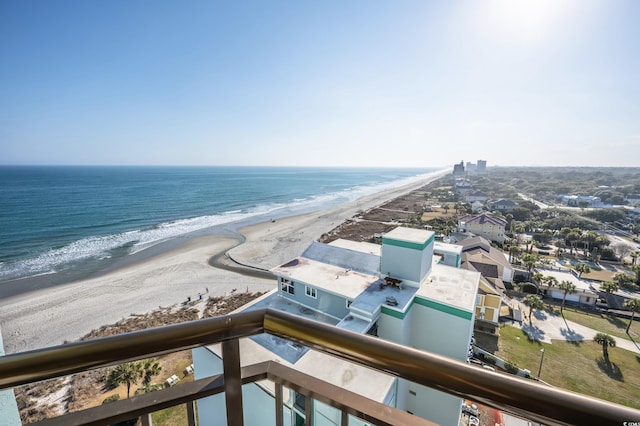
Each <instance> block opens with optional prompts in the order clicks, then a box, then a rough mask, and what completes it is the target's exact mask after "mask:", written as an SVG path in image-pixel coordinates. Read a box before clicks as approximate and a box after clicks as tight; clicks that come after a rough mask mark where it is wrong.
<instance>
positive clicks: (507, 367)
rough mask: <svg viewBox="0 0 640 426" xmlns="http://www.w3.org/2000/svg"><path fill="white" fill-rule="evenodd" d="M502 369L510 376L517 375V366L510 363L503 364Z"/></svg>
mask: <svg viewBox="0 0 640 426" xmlns="http://www.w3.org/2000/svg"><path fill="white" fill-rule="evenodd" d="M504 369H505V370H507V373H511V374H518V371H520V369H519V368H518V366H517V365H516V364H514V363H512V362H510V361H505V362H504Z"/></svg>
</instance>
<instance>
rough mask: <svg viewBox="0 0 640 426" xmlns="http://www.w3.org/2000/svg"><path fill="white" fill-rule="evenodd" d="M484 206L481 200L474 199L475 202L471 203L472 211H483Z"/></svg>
mask: <svg viewBox="0 0 640 426" xmlns="http://www.w3.org/2000/svg"><path fill="white" fill-rule="evenodd" d="M483 207H484V204H483V203H481V202H480V201H474V202H473V203H471V211H472V212H473V213H479V212H481V211H482V208H483Z"/></svg>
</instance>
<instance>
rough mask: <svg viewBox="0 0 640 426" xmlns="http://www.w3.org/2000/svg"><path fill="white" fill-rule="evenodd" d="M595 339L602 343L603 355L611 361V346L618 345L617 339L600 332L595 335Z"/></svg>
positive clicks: (606, 359)
mask: <svg viewBox="0 0 640 426" xmlns="http://www.w3.org/2000/svg"><path fill="white" fill-rule="evenodd" d="M593 341H594V342H596V343H598V344H600V345H602V356H603V357H604V359H605V361H607V362H609V347H612V348H615V347H616V339H614V338H613V337H611V336H609V335H608V334H605V333H598V334H596V335H595V336H593Z"/></svg>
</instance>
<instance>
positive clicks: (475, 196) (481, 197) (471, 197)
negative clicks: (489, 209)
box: [464, 190, 489, 203]
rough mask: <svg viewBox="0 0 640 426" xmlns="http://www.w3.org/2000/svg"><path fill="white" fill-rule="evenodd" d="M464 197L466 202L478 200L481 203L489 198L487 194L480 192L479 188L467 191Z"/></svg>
mask: <svg viewBox="0 0 640 426" xmlns="http://www.w3.org/2000/svg"><path fill="white" fill-rule="evenodd" d="M464 198H465V200H466V201H467V203H473V202H475V201H480V202H481V203H486V202H487V200H488V199H489V197H488V196H487V194H485V193H484V192H482V191H480V190H476V191H472V192H470V193H468V194H467V195H466V196H465V197H464Z"/></svg>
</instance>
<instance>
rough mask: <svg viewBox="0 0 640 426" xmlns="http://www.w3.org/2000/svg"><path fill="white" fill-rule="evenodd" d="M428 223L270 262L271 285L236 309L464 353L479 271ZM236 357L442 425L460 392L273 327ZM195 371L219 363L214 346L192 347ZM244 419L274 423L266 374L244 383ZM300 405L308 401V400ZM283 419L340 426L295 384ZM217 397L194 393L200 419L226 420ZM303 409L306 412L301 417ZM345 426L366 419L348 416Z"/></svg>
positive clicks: (449, 420)
mask: <svg viewBox="0 0 640 426" xmlns="http://www.w3.org/2000/svg"><path fill="white" fill-rule="evenodd" d="M434 237H435V235H434V233H433V232H431V231H425V230H418V229H409V228H396V229H394V230H392V231H391V232H389V233H387V234H384V235H383V236H382V245H376V244H371V243H358V242H353V241H347V240H336V241H334V242H332V243H330V244H321V243H318V242H314V243H312V244H311V245H310V246H309V247H308V248H307V249H306V250H305V251H304V252H303V253H302V254H301V255H300V256H298V257H296V258H295V259H292V260H291V261H289V262H287V263H285V264H282V265H280V266H277V267H275V268H273V269H272V272H273V273H274V274H275V276H276V277H277V281H278V287H277V289H276V290H273V291H272V292H270V293H268V294H267V295H265V296H263V297H261V298H260V299H258V300H257V301H255V302H254V303H252V304H251V305H248V306H246V307H243V308H242V310H252V309H261V308H265V307H269V308H271V309H278V310H284V311H286V312H290V313H294V314H295V315H299V316H301V317H305V318H311V319H314V320H316V321H321V322H323V323H326V324H330V325H332V326H334V327H337V328H341V329H344V330H349V331H352V332H355V333H361V334H368V335H371V336H375V337H377V338H379V339H385V340H387V341H391V342H395V343H398V344H401V345H406V346H409V347H413V348H416V349H420V350H425V351H429V352H433V353H436V354H439V355H442V356H446V357H450V358H453V359H456V360H460V361H466V360H468V357H469V355H470V342H471V339H472V334H473V326H474V319H475V314H476V310H475V308H476V295H477V292H478V285H479V281H480V274H479V273H478V272H472V271H468V270H464V269H461V268H457V267H456V265H459V263H460V255H461V252H460V248H459V247H453V246H452V245H450V244H443V243H439V244H437V245H436V243H435V241H434ZM240 348H241V350H240V353H241V354H243V358H242V359H241V363H242V364H243V365H246V364H250V363H254V362H257V361H260V360H276V361H277V362H279V363H283V364H285V365H287V366H290V367H292V368H294V369H296V370H298V371H300V372H303V373H305V374H308V375H311V376H313V377H316V378H318V379H321V380H323V381H326V382H328V383H331V384H334V385H337V386H340V387H341V388H343V389H345V390H348V391H352V392H355V393H358V394H360V395H362V396H365V397H367V398H370V399H372V400H374V401H378V402H382V403H384V404H387V405H389V406H392V407H396V408H399V409H401V410H404V411H408V412H410V413H412V414H414V415H416V416H420V417H423V418H425V419H428V420H430V421H432V422H435V423H439V424H444V425H457V424H458V422H459V419H460V410H461V406H462V400H461V399H460V398H458V397H456V396H452V395H449V394H445V393H442V392H440V391H437V390H435V389H430V388H427V387H424V386H421V385H417V384H415V383H412V382H408V381H407V380H405V379H400V378H398V377H396V376H392V375H389V374H386V373H383V372H380V371H373V370H370V369H368V368H366V367H363V366H360V365H357V364H353V363H351V362H348V361H344V360H339V359H337V358H334V357H331V356H329V355H326V354H324V353H320V352H317V351H315V350H313V349H309V348H306V347H303V346H300V345H297V344H294V343H292V342H289V341H286V340H283V339H280V338H278V337H275V336H272V335H267V334H263V335H259V336H254V337H252V338H248V339H243V340H241V342H240ZM193 359H194V366H195V374H196V378H200V377H206V376H208V375H211V374H214V373H219V372H221V371H222V370H221V369H222V363H221V348H220V347H219V346H216V345H214V346H208V347H202V348H198V349H194V350H193ZM243 398H244V401H246V404H244V418H245V423H246V424H261V425H269V424H274V419H275V403H274V401H275V396H274V389H273V387H272V384H271V383H270V382H260V383H255V384H250V385H245V386H244V387H243ZM308 404H312V406H309V405H308ZM283 406H284V413H285V414H284V415H285V419H286V420H285V424H292V425H293V424H302V423H303V422H306V424H322V425H339V424H341V421H340V418H341V417H340V411H339V410H337V409H335V408H333V407H330V406H328V405H326V404H323V403H320V402H318V401H316V400H306V399H305V398H304V397H303V396H302V395H299V394H297V393H296V392H295V391H293V390H289V391H286V392H285V396H284V398H283ZM221 412H224V397H223V396H222V395H216V396H213V397H209V398H206V399H204V400H201V401H198V417H199V418H200V419H201V420H202V421H205V422H206V424H213V425H215V424H224V422H225V419H224V418H223V416H220V415H219V413H221ZM308 415H311V416H313V419H312V420H311V419H305V417H306V416H308ZM349 424H350V425H360V424H366V423H364V422H363V421H360V420H357V419H354V418H351V419H350V420H349Z"/></svg>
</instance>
